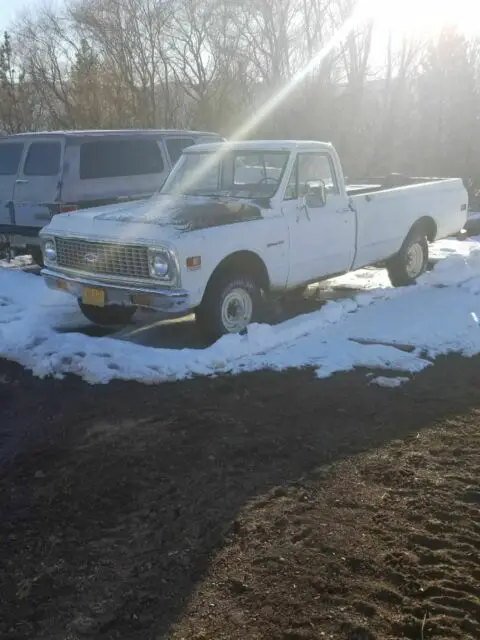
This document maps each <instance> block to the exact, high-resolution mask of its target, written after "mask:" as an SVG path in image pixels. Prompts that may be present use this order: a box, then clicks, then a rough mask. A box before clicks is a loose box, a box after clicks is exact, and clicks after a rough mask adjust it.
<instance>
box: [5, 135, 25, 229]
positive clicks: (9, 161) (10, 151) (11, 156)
mask: <svg viewBox="0 0 480 640" xmlns="http://www.w3.org/2000/svg"><path fill="white" fill-rule="evenodd" d="M23 147H24V143H23V142H18V141H15V142H13V141H12V142H7V141H6V140H5V141H4V142H1V143H0V233H6V232H8V231H11V229H9V227H10V226H11V225H14V224H15V216H14V208H13V193H14V190H15V181H16V179H17V172H18V168H19V166H20V159H21V157H22V153H23Z"/></svg>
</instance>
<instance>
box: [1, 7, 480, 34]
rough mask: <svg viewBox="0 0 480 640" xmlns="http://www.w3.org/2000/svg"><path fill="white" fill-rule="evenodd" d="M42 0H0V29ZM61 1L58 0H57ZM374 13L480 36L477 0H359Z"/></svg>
mask: <svg viewBox="0 0 480 640" xmlns="http://www.w3.org/2000/svg"><path fill="white" fill-rule="evenodd" d="M42 2H43V0H0V31H2V32H3V31H4V30H5V29H8V27H9V26H10V25H11V23H12V22H13V20H14V18H15V17H16V16H18V15H19V14H20V13H22V12H23V11H24V10H34V9H35V6H39V5H40V4H42ZM60 2H61V0H60ZM360 2H363V3H364V5H365V7H366V8H367V10H368V12H369V13H370V14H371V15H373V16H375V18H376V20H377V23H378V34H379V35H380V36H381V35H382V32H383V34H386V33H387V32H388V30H389V29H390V30H393V31H394V33H395V32H397V33H400V32H402V31H404V30H410V31H413V32H414V33H417V34H431V33H435V32H436V31H438V30H439V29H440V28H441V26H442V24H445V23H451V24H454V25H456V26H457V27H458V28H459V30H461V31H462V32H464V33H466V34H467V35H478V36H480V0H360Z"/></svg>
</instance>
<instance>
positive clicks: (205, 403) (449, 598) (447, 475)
mask: <svg viewBox="0 0 480 640" xmlns="http://www.w3.org/2000/svg"><path fill="white" fill-rule="evenodd" d="M479 417H480V359H479V358H475V359H462V358H460V357H454V356H452V357H449V358H444V359H442V360H440V361H438V362H437V365H436V366H435V367H431V368H430V369H429V370H427V371H425V372H423V373H421V374H419V375H417V376H415V377H414V379H413V381H412V382H410V383H408V384H407V385H405V386H403V387H401V388H399V389H383V388H378V387H374V386H369V385H368V380H367V378H366V375H365V372H364V371H357V372H354V373H351V374H342V375H337V376H334V377H332V378H330V379H328V380H323V381H319V380H316V379H315V378H314V375H313V373H312V372H311V371H308V370H305V371H300V372H298V371H295V372H286V373H274V372H259V373H252V374H246V375H242V376H238V377H234V378H221V379H217V380H212V379H198V380H194V381H190V382H184V383H176V384H165V385H163V386H156V387H145V386H141V385H137V384H133V383H128V384H127V383H114V384H110V385H107V386H95V387H91V386H89V385H87V384H85V383H83V382H81V381H80V380H79V379H76V378H73V377H72V378H68V379H66V380H63V381H55V380H43V381H42V380H39V379H36V378H33V377H31V376H30V374H28V373H27V372H25V371H23V370H22V369H21V368H20V367H19V366H17V365H14V364H12V363H8V362H5V361H1V362H0V466H1V471H0V550H1V551H0V638H2V640H14V639H15V640H16V639H22V640H28V639H35V640H44V639H49V640H50V639H51V640H57V639H58V640H66V639H69V640H80V639H82V638H98V639H99V640H110V639H112V640H113V639H115V638H120V639H125V640H150V639H152V640H160V639H168V640H180V639H181V638H184V639H190V638H191V639H196V638H198V639H200V638H201V639H211V640H221V639H242V640H243V639H245V640H249V639H252V640H254V639H255V640H256V639H280V640H296V639H307V638H308V639H326V638H333V639H335V640H337V639H339V640H340V639H341V640H372V639H376V640H389V639H393V638H410V639H412V640H413V639H415V640H431V639H433V638H448V639H454V638H459V639H460V638H461V639H462V640H474V639H476V640H478V638H480V426H479Z"/></svg>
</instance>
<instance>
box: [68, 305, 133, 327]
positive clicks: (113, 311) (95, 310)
mask: <svg viewBox="0 0 480 640" xmlns="http://www.w3.org/2000/svg"><path fill="white" fill-rule="evenodd" d="M78 305H79V307H80V310H81V312H82V313H83V315H84V316H85V317H86V318H87V320H90V322H93V323H94V324H99V325H102V326H104V327H112V326H124V325H126V324H128V323H129V322H130V320H131V319H132V318H133V316H134V314H135V311H136V310H137V307H126V306H122V305H108V306H106V307H95V306H93V305H91V304H83V302H82V301H81V300H79V301H78Z"/></svg>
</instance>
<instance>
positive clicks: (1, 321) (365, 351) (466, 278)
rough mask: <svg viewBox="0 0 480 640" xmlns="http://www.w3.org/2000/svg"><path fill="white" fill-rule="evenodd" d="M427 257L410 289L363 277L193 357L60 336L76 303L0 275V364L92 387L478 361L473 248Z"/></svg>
mask: <svg viewBox="0 0 480 640" xmlns="http://www.w3.org/2000/svg"><path fill="white" fill-rule="evenodd" d="M432 256H433V258H434V259H435V260H437V261H438V263H437V264H436V266H435V268H434V270H433V271H431V272H428V273H426V274H425V275H424V276H423V277H422V278H421V280H420V282H419V284H418V285H417V286H415V287H407V288H403V289H393V288H392V287H391V286H390V284H389V281H388V278H387V276H386V274H385V272H383V271H378V270H372V269H364V270H361V271H359V272H356V273H353V274H348V275H347V276H343V277H342V278H338V279H336V280H335V281H334V282H333V283H330V284H333V286H334V287H335V288H343V289H352V290H353V291H352V295H354V294H355V292H356V290H358V289H361V290H362V291H361V292H360V293H357V294H356V295H354V297H353V298H348V299H342V300H331V301H329V302H327V303H326V304H325V305H324V306H323V307H322V308H321V309H320V310H318V311H315V312H313V313H309V314H305V315H302V316H299V317H296V318H294V319H291V320H288V321H286V322H283V323H282V324H279V325H276V326H268V325H252V326H251V327H250V328H249V331H248V333H247V335H244V336H239V335H230V336H225V337H223V338H222V339H221V340H219V341H218V342H216V343H215V344H214V345H212V346H210V347H208V348H205V349H201V350H198V349H165V348H153V347H146V346H142V345H138V344H133V343H130V342H127V341H124V340H117V339H114V338H93V337H88V336H85V335H83V334H80V333H64V332H59V330H60V329H61V330H62V331H64V330H65V329H68V328H74V327H78V325H79V324H82V323H83V324H85V323H86V321H85V319H84V318H83V316H82V315H81V314H80V311H79V310H78V307H77V304H76V302H75V300H74V299H73V298H71V297H70V296H68V295H67V294H64V293H60V292H53V291H51V290H49V289H47V288H46V287H45V285H44V283H43V281H42V279H41V278H40V277H38V276H35V275H33V274H29V273H24V272H22V271H19V270H18V269H3V268H0V357H5V358H9V359H11V360H15V361H17V362H19V363H21V364H22V365H23V366H25V367H27V368H29V369H31V370H32V371H33V373H34V374H35V375H38V376H46V375H53V376H63V375H65V374H67V373H74V374H77V375H79V376H81V377H82V378H84V379H85V380H87V381H89V382H91V383H106V382H108V381H110V380H112V379H114V378H120V379H124V380H138V381H141V382H145V383H158V382H162V381H166V380H179V379H183V378H188V377H191V376H194V375H212V374H220V373H238V372H240V371H251V370H255V369H261V368H271V369H276V370H281V369H286V368H288V367H303V366H306V365H308V366H313V367H314V368H315V369H316V372H317V375H318V376H319V377H327V376H330V375H331V374H333V373H335V372H338V371H348V370H351V369H353V368H354V367H368V368H371V369H375V370H379V369H381V370H386V371H388V370H391V371H395V373H401V372H404V373H406V374H407V373H415V372H418V371H421V370H422V369H424V368H425V367H428V366H431V364H432V361H433V359H434V358H435V357H437V356H438V355H440V354H446V353H449V352H458V353H461V354H463V355H465V356H472V355H474V354H477V353H480V331H479V323H478V318H479V317H480V244H478V242H476V241H474V240H468V241H464V242H460V241H457V240H452V239H449V240H445V241H442V242H439V243H437V244H436V245H435V246H434V247H433V250H432ZM386 379H388V381H389V382H387V383H385V380H386ZM392 380H395V381H397V382H398V380H401V381H402V382H403V380H402V379H401V378H385V379H384V378H382V377H380V378H376V379H374V380H373V381H372V382H374V383H375V384H383V385H384V386H385V384H387V385H389V386H391V385H392V384H394V383H393V382H391V381H392ZM395 384H396V383H395ZM399 384H400V383H399Z"/></svg>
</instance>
